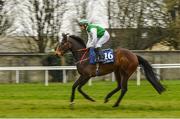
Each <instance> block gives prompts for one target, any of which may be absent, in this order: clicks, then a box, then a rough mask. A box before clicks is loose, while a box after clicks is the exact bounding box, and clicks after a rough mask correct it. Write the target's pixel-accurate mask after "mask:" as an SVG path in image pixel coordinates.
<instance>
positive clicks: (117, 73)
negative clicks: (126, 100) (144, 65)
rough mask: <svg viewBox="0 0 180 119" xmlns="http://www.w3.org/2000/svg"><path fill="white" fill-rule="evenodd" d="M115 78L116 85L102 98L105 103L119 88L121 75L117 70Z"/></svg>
mask: <svg viewBox="0 0 180 119" xmlns="http://www.w3.org/2000/svg"><path fill="white" fill-rule="evenodd" d="M114 73H115V78H116V81H117V87H116V88H115V89H114V90H112V91H111V92H110V93H108V94H107V96H106V98H105V99H104V103H107V102H108V101H109V98H111V97H112V96H113V95H114V94H115V93H116V92H118V91H119V90H120V89H121V76H120V73H119V71H115V72H114Z"/></svg>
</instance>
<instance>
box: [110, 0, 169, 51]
mask: <svg viewBox="0 0 180 119" xmlns="http://www.w3.org/2000/svg"><path fill="white" fill-rule="evenodd" d="M109 6H110V7H109V9H108V10H109V11H108V12H109V15H110V16H109V20H110V22H109V23H110V26H111V28H120V29H127V28H128V29H135V30H130V31H129V33H125V34H126V35H123V36H118V37H121V38H120V39H121V40H118V38H116V39H115V40H114V43H112V44H114V47H116V46H117V45H118V44H120V45H121V47H126V48H128V49H141V50H142V49H147V48H149V47H151V46H152V45H154V44H155V43H158V42H160V41H162V40H163V38H164V37H166V34H165V33H162V32H164V30H163V28H165V27H166V26H167V22H166V21H167V20H166V19H167V18H168V17H167V14H166V13H165V11H164V8H165V6H164V5H163V2H162V1H159V0H109ZM144 29H147V30H148V31H145V30H144ZM126 31H127V32H128V30H126ZM153 34H155V35H154V36H153V37H152V35H153ZM116 35H117V34H116ZM142 42H143V45H142Z"/></svg>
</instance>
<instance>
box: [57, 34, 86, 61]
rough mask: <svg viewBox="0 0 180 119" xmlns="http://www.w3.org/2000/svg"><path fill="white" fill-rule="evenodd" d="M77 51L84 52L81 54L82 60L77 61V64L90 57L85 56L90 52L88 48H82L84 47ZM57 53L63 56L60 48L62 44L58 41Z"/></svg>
mask: <svg viewBox="0 0 180 119" xmlns="http://www.w3.org/2000/svg"><path fill="white" fill-rule="evenodd" d="M67 41H68V36H67ZM76 52H84V53H83V55H82V56H81V58H80V60H79V61H77V62H75V64H79V63H80V64H81V63H82V62H84V61H86V60H88V59H89V57H87V58H85V56H86V54H87V53H88V49H87V48H82V49H78V50H76ZM55 54H57V55H58V56H62V54H63V53H62V51H61V50H60V44H59V43H58V45H57V47H56V50H55Z"/></svg>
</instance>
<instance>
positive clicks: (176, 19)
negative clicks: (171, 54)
mask: <svg viewBox="0 0 180 119" xmlns="http://www.w3.org/2000/svg"><path fill="white" fill-rule="evenodd" d="M165 3H166V6H167V9H168V11H167V12H168V13H169V16H170V19H169V24H168V25H169V26H168V30H169V37H168V38H166V39H165V41H164V42H163V44H164V45H167V46H172V47H173V48H174V49H176V50H180V1H179V0H165Z"/></svg>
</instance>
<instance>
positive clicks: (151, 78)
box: [137, 55, 166, 94]
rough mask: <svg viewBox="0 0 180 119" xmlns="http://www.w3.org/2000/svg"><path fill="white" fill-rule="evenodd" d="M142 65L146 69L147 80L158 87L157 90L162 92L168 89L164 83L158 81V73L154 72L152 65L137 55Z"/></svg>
mask: <svg viewBox="0 0 180 119" xmlns="http://www.w3.org/2000/svg"><path fill="white" fill-rule="evenodd" d="M137 58H138V61H139V64H140V66H141V67H142V68H143V69H144V72H145V76H146V78H147V80H148V81H149V82H150V83H151V84H152V86H153V87H154V88H155V89H156V91H157V92H158V93H159V94H161V93H162V92H163V91H165V90H166V89H165V88H164V87H163V85H162V84H161V83H160V82H159V81H158V78H157V74H156V73H154V71H153V68H152V66H151V65H150V64H149V62H148V61H147V60H145V59H144V58H142V57H140V56H138V55H137Z"/></svg>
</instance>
